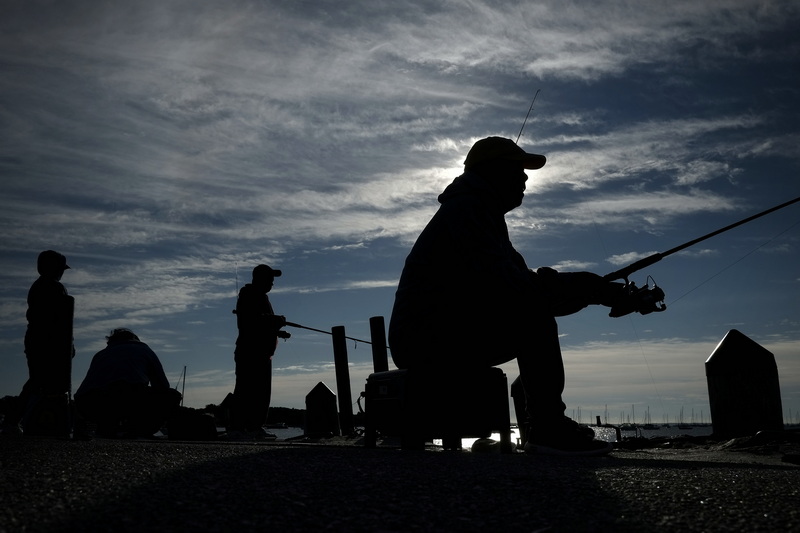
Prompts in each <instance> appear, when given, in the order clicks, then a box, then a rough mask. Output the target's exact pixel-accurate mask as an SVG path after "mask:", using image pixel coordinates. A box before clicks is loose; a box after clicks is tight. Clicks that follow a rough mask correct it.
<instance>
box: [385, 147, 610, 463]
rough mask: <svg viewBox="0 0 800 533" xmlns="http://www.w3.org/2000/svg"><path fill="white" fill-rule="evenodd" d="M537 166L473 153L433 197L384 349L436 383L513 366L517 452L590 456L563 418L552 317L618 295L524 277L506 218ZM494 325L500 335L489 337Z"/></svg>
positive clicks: (595, 447)
mask: <svg viewBox="0 0 800 533" xmlns="http://www.w3.org/2000/svg"><path fill="white" fill-rule="evenodd" d="M545 162H546V159H545V157H544V156H542V155H537V154H530V153H526V152H525V151H524V150H523V149H522V148H520V147H519V146H517V145H516V143H514V142H513V141H512V140H510V139H505V138H501V137H489V138H486V139H482V140H480V141H478V142H476V143H475V144H474V146H473V147H472V148H471V149H470V151H469V153H468V155H467V158H466V161H465V171H464V173H463V174H462V175H461V176H459V177H457V178H456V179H455V180H454V181H453V182H452V183H451V184H450V185H449V186H448V187H447V188H446V189H445V190H444V192H443V193H442V194H441V195H439V198H438V199H439V202H440V203H441V206H440V207H439V210H438V211H437V213H436V214H435V215H434V217H433V218H432V219H431V220H430V222H429V223H428V225H427V226H426V227H425V229H424V230H423V231H422V233H421V234H420V236H419V238H418V239H417V241H416V243H415V244H414V246H413V248H412V250H411V252H410V253H409V255H408V257H407V259H406V262H405V265H404V268H403V272H402V275H401V277H400V283H399V286H398V289H397V293H396V296H395V302H394V307H393V310H392V316H391V320H390V324H389V345H390V347H391V353H392V358H393V360H394V362H395V364H396V365H397V366H398V367H399V368H409V369H412V370H415V371H418V372H431V373H434V372H438V373H439V374H438V375H443V374H444V373H445V371H446V369H448V368H450V369H454V368H475V369H480V368H482V367H485V368H489V367H491V366H496V365H499V364H502V363H505V362H507V361H510V360H512V359H516V360H517V363H518V366H519V370H520V377H521V381H522V384H523V387H524V390H525V399H526V411H527V413H526V415H527V426H528V428H529V429H528V431H527V432H526V433H527V439H528V440H527V442H526V443H525V450H526V451H528V452H531V453H548V454H559V455H598V454H603V453H607V452H608V451H609V450H610V449H611V446H610V445H609V444H608V443H606V442H602V441H598V440H595V439H594V432H593V431H592V429H591V428H589V427H586V426H581V425H579V424H577V423H576V422H574V421H573V420H571V419H570V418H568V417H566V416H565V414H564V412H565V409H566V405H565V404H564V402H563V401H562V398H561V395H562V392H563V389H564V364H563V360H562V357H561V348H560V345H559V339H558V327H557V324H556V319H555V317H556V316H562V315H566V314H571V313H574V312H577V311H579V310H580V309H583V308H584V307H586V306H588V305H589V304H603V305H608V306H612V305H614V304H615V303H616V300H617V299H618V298H619V297H620V296H621V295H622V291H623V289H622V287H623V286H622V284H619V283H609V282H606V281H604V280H603V279H602V278H601V277H600V276H598V275H596V274H592V273H589V272H576V273H559V272H557V271H555V270H553V269H550V268H540V269H538V270H537V271H533V270H531V269H529V268H528V266H527V265H526V263H525V260H524V259H523V257H522V256H521V255H520V254H519V253H518V252H517V251H516V250H515V249H514V247H513V246H512V244H511V241H510V240H509V236H508V229H507V226H506V222H505V214H506V213H507V212H509V211H511V210H512V209H514V208H516V207H518V206H520V205H521V204H522V199H523V196H524V191H525V182H526V181H527V179H528V176H527V175H526V173H525V170H526V169H528V170H536V169H540V168H542V167H543V166H544V164H545ZM497 326H501V327H502V334H500V335H490V334H489V330H493V329H496V328H497ZM518 416H520V417H522V414H521V413H519V414H518ZM519 422H520V424H523V423H525V420H524V419H523V420H520V421H519Z"/></svg>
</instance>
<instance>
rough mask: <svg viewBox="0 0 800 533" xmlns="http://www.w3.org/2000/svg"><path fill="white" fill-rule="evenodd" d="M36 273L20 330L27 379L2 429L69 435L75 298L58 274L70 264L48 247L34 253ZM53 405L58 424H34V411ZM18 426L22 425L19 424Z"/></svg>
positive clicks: (15, 431)
mask: <svg viewBox="0 0 800 533" xmlns="http://www.w3.org/2000/svg"><path fill="white" fill-rule="evenodd" d="M36 268H37V270H38V272H39V278H38V279H37V280H36V281H34V282H33V285H31V288H30V290H29V291H28V311H27V313H26V314H25V316H26V318H27V319H28V329H27V330H26V332H25V357H26V359H27V363H28V381H27V382H26V383H25V385H24V386H23V387H22V392H21V393H20V395H19V398H18V399H17V407H16V409H15V411H16V412H15V413H13V414H12V415H11V416H10V417H9V419H8V420H7V421H6V422H5V423H4V427H3V432H4V433H21V432H22V431H25V432H27V433H29V434H43V433H44V434H54V433H55V436H68V435H69V432H70V430H71V427H70V421H69V400H70V398H69V395H70V393H71V392H72V358H73V357H74V356H75V347H74V346H73V343H72V318H73V314H74V309H75V299H74V298H73V297H72V296H70V295H68V294H67V290H66V289H65V288H64V285H62V284H61V276H63V275H64V272H65V271H66V270H67V269H68V268H69V265H67V258H66V257H64V256H63V255H62V254H60V253H58V252H55V251H53V250H45V251H44V252H42V253H40V254H39V257H38V259H37V264H36ZM45 403H48V404H52V405H48V406H47V407H48V408H55V409H56V411H57V412H56V415H57V416H56V418H57V420H59V422H58V426H59V427H36V426H37V424H36V423H35V421H34V420H33V419H34V418H35V416H34V415H35V411H36V410H37V409H38V408H41V407H44V404H45ZM20 425H21V426H22V427H20Z"/></svg>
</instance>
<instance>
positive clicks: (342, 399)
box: [331, 326, 355, 435]
mask: <svg viewBox="0 0 800 533" xmlns="http://www.w3.org/2000/svg"><path fill="white" fill-rule="evenodd" d="M331 335H332V336H333V362H334V365H335V367H336V390H337V392H338V396H339V423H340V425H341V428H342V434H343V435H352V434H353V433H354V432H355V425H354V421H353V402H352V394H351V393H350V368H349V367H348V366H347V365H348V362H347V338H346V337H347V336H346V334H345V331H344V326H334V327H333V328H332V329H331Z"/></svg>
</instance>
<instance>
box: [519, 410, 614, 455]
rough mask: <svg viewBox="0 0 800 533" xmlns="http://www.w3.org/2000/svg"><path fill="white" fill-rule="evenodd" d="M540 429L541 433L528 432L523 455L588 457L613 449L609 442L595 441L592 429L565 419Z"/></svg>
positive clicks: (603, 453)
mask: <svg viewBox="0 0 800 533" xmlns="http://www.w3.org/2000/svg"><path fill="white" fill-rule="evenodd" d="M541 427H542V429H543V431H540V432H536V431H529V435H528V442H526V443H525V448H524V449H525V453H534V454H538V455H560V456H586V457H588V456H596V455H605V454H607V453H608V452H610V451H611V450H612V449H613V446H612V445H611V443H610V442H606V441H602V440H597V439H595V438H594V430H592V428H590V427H588V426H584V425H581V424H578V423H577V422H575V421H574V420H572V419H570V418H567V417H564V418H563V419H561V420H558V421H557V422H555V423H553V424H546V425H542V426H541ZM531 433H533V434H531Z"/></svg>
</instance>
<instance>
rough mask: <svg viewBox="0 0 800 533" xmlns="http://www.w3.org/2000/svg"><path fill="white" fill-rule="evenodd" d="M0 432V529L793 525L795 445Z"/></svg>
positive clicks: (799, 475)
mask: <svg viewBox="0 0 800 533" xmlns="http://www.w3.org/2000/svg"><path fill="white" fill-rule="evenodd" d="M360 443H361V441H360V440H359V439H355V438H353V439H350V438H335V439H329V440H324V441H317V442H303V441H276V442H271V443H225V442H178V441H170V440H161V441H126V440H111V439H94V440H91V441H67V440H57V439H43V438H21V437H18V438H12V437H2V436H0V496H1V497H0V509H1V510H0V531H2V532H15V533H16V532H38V531H44V532H59V531H81V532H84V531H114V532H118V531H119V532H126V531H156V532H170V531H193V532H217V531H236V532H244V531H274V532H288V531H314V532H317V531H336V532H351V531H352V532H358V531H365V532H404V531H437V532H447V531H458V532H461V531H465V532H468V531H481V532H486V531H508V532H513V533H523V532H545V531H547V532H549V531H570V532H571V531H647V532H653V531H655V532H658V531H670V532H676V531H677V532H683V531H704V532H711V531H736V532H740V531H748V532H749V531H770V532H772V531H775V532H778V531H781V532H782V531H800V466H799V465H798V464H797V462H798V451H800V449H798V448H799V447H798V445H797V440H796V439H790V440H788V441H786V440H785V439H777V440H775V439H760V440H757V439H755V438H753V439H749V440H748V439H739V440H737V441H729V442H710V441H703V440H696V441H680V440H675V441H666V440H665V441H653V442H640V443H632V444H630V443H629V444H625V443H623V445H625V446H626V447H627V448H630V449H625V448H617V449H615V450H614V451H613V452H612V453H611V454H609V455H608V456H605V457H595V458H557V457H542V456H532V455H526V454H524V453H513V454H499V453H476V452H469V451H442V450H441V449H437V448H428V449H426V450H424V451H403V450H400V449H398V448H397V447H392V446H379V447H378V448H375V449H366V448H364V447H363V446H361V445H360Z"/></svg>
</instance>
